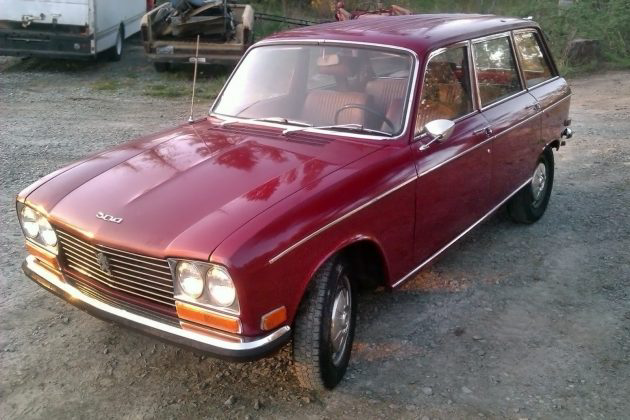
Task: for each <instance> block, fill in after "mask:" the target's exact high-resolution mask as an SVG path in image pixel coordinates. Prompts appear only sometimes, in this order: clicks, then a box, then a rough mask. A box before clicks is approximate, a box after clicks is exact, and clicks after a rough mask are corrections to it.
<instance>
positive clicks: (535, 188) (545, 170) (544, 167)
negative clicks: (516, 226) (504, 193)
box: [507, 149, 554, 223]
mask: <svg viewBox="0 0 630 420" xmlns="http://www.w3.org/2000/svg"><path fill="white" fill-rule="evenodd" d="M553 175H554V162H553V152H552V151H551V149H546V150H545V151H544V152H543V154H541V155H540V157H539V158H538V162H537V163H536V167H535V169H534V173H533V174H532V180H531V182H529V183H528V184H527V185H526V186H525V187H523V189H522V190H520V191H519V192H518V193H517V194H516V195H515V196H514V197H512V199H511V200H510V201H509V202H508V206H507V209H508V213H509V214H510V217H511V218H512V219H513V220H514V221H515V222H518V223H534V222H536V221H537V220H538V219H540V218H541V217H542V215H543V214H544V213H545V210H546V209H547V204H549V198H550V197H551V189H552V187H553Z"/></svg>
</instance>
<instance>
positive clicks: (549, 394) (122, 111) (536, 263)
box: [0, 45, 630, 419]
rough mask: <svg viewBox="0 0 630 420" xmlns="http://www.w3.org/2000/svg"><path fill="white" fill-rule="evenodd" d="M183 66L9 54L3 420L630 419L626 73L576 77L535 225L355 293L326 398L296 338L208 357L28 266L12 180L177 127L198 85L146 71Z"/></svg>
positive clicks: (471, 244)
mask: <svg viewBox="0 0 630 420" xmlns="http://www.w3.org/2000/svg"><path fill="white" fill-rule="evenodd" d="M188 73H189V71H188V70H187V69H184V70H182V71H180V72H178V73H176V74H171V75H157V74H155V73H154V71H153V69H152V68H151V67H150V66H148V65H147V64H146V63H145V62H144V59H143V58H142V54H141V51H140V48H139V46H138V45H135V46H132V47H130V48H128V50H127V56H126V57H125V59H124V60H123V62H121V63H115V64H114V63H107V62H104V61H99V62H98V63H86V64H80V65H71V66H67V65H66V64H65V63H60V62H46V61H43V60H41V61H36V60H29V61H27V62H22V63H20V62H18V61H17V60H14V59H8V58H4V57H0V210H1V213H0V232H1V234H0V313H1V320H2V322H1V323H0V413H1V414H0V417H3V418H7V419H9V418H47V419H50V418H90V419H92V418H109V417H116V418H145V417H146V418H179V417H182V418H183V417H186V418H204V417H208V418H216V417H228V418H241V419H242V418H248V417H249V418H259V417H260V418H330V419H333V418H354V419H356V418H373V417H382V418H419V419H420V418H430V419H452V418H508V419H518V418H529V419H534V418H566V419H576V418H601V419H621V418H630V414H629V413H630V401H629V398H628V397H629V396H630V72H613V73H606V74H598V75H594V76H590V77H587V78H580V79H575V80H572V86H573V91H574V97H573V101H572V102H573V105H572V112H571V114H572V117H573V128H574V130H575V132H576V135H575V137H574V138H573V139H571V140H570V141H569V142H568V143H569V144H568V145H567V147H565V148H562V149H561V151H560V152H559V153H557V154H556V165H557V170H556V181H555V186H554V192H553V194H552V198H551V202H550V206H549V209H548V211H547V214H546V215H545V217H544V218H543V219H542V220H541V221H540V222H539V223H537V224H535V225H533V226H519V225H515V224H512V223H511V222H510V221H509V220H508V219H507V218H506V216H505V215H504V213H499V214H498V215H496V216H494V217H492V218H491V219H490V220H489V221H487V222H486V223H484V224H482V225H481V226H480V227H478V228H477V229H475V230H474V231H473V232H472V233H471V234H469V235H468V236H467V237H466V238H465V239H463V240H462V241H461V242H460V243H459V244H457V245H456V246H454V247H453V248H452V249H451V250H450V251H448V252H447V253H446V254H445V255H444V257H443V258H442V259H441V260H439V261H438V262H437V263H435V264H434V265H433V266H432V267H431V268H429V269H427V270H425V271H424V272H423V273H421V274H420V275H419V276H418V277H416V278H415V279H414V280H412V281H410V282H409V283H407V284H406V285H405V286H404V287H403V288H402V289H401V290H398V291H396V292H394V293H389V292H386V291H376V292H373V293H368V294H365V295H363V296H362V297H361V300H360V312H359V313H360V317H359V326H358V331H357V337H356V342H355V347H354V349H353V354H352V360H351V364H350V368H349V371H348V374H347V376H346V380H344V381H343V382H342V383H341V384H340V386H339V387H338V388H337V389H336V390H335V391H334V392H327V393H325V394H321V395H314V394H310V393H308V392H306V391H303V390H301V389H300V388H299V387H298V385H297V381H296V379H295V378H294V377H293V375H292V373H291V366H290V361H289V360H290V358H289V356H288V354H289V350H288V349H287V348H285V349H284V350H283V351H281V352H280V353H279V354H278V355H276V356H274V357H272V358H268V359H264V360H261V361H257V362H252V363H246V364H230V363H227V362H222V361H217V360H213V359H210V358H206V357H204V356H203V355H200V354H195V353H193V352H191V351H188V350H183V349H179V348H176V347H173V346H170V345H167V344H163V343H161V342H158V341H156V340H154V339H151V338H148V337H145V336H142V335H139V334H136V333H135V332H131V331H128V330H125V329H121V328H119V327H117V326H115V325H111V324H108V323H105V322H102V321H99V320H97V319H95V318H92V317H90V316H89V315H87V314H85V313H83V312H81V311H79V310H77V309H75V308H74V307H72V306H71V305H69V304H67V303H65V302H63V301H61V300H59V299H58V298H56V297H54V296H53V295H51V294H49V293H47V292H45V291H44V290H43V289H41V288H39V287H38V286H36V285H35V284H34V283H32V282H31V281H30V280H28V279H27V278H26V277H25V276H24V275H23V274H22V272H21V270H20V264H21V262H22V260H23V258H24V257H25V255H26V252H25V250H24V246H23V239H22V235H21V232H20V230H19V227H18V224H17V220H16V217H15V210H14V197H15V194H16V193H17V192H18V191H19V190H21V189H22V188H23V187H25V186H27V185H28V184H29V183H31V182H32V181H35V180H36V179H37V178H39V177H41V176H42V175H45V174H47V173H49V172H51V171H53V170H54V169H56V168H58V167H60V166H62V165H64V164H66V163H68V162H70V161H72V160H74V159H78V158H81V157H83V156H85V155H87V154H90V153H93V152H96V151H98V150H101V149H104V148H106V147H109V146H113V145H115V144H119V143H121V142H124V141H126V140H128V139H131V138H133V137H136V136H138V135H140V134H143V133H150V132H153V131H157V130H159V129H162V128H165V127H169V126H172V125H175V124H180V123H184V122H185V120H186V117H187V112H188V98H187V96H179V97H175V98H170V99H169V98H161V97H159V95H157V96H156V95H155V94H152V95H153V96H148V95H149V94H151V92H149V91H147V86H149V85H151V86H153V87H155V86H161V85H160V84H163V88H159V89H153V92H156V91H157V92H169V89H170V87H171V84H172V85H173V86H181V87H182V89H184V88H185V86H187V84H188V81H187V79H188V76H187V75H188ZM120 81H122V82H120ZM213 83H215V84H216V82H214V81H213V79H212V78H211V77H206V78H205V79H203V80H202V87H203V85H206V86H211V85H212V84H213ZM164 86H166V87H164ZM208 89H210V87H208ZM147 92H149V93H147ZM165 96H171V95H170V94H169V95H165ZM208 103H209V100H207V99H204V100H203V101H202V103H201V104H200V105H199V106H198V107H197V108H198V112H199V113H202V112H204V111H205V110H206V109H207V106H208Z"/></svg>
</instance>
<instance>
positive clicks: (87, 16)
mask: <svg viewBox="0 0 630 420" xmlns="http://www.w3.org/2000/svg"><path fill="white" fill-rule="evenodd" d="M146 9H147V1H146V0H0V55H15V56H45V57H60V58H90V57H94V56H96V54H98V53H100V52H102V51H106V50H110V49H111V52H112V53H113V54H112V56H113V57H114V58H120V57H119V56H120V54H122V42H123V41H124V39H125V38H128V37H130V36H131V35H133V34H135V33H137V32H138V31H139V30H140V22H141V20H142V16H143V15H144V14H145V13H146Z"/></svg>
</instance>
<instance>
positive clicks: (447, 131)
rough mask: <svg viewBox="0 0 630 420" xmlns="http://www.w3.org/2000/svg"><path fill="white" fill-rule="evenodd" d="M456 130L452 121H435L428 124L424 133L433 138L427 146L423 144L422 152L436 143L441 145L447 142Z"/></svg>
mask: <svg viewBox="0 0 630 420" xmlns="http://www.w3.org/2000/svg"><path fill="white" fill-rule="evenodd" d="M454 128H455V123H454V122H453V121H451V120H433V121H430V122H428V123H426V125H425V126H424V131H425V132H426V133H428V134H429V135H430V136H431V137H433V138H432V139H431V141H430V142H428V143H427V144H423V145H422V146H421V147H420V150H426V149H428V148H429V147H430V146H431V145H432V144H433V143H435V142H436V141H437V142H440V143H441V142H443V141H445V140H446V139H448V138H449V137H450V136H451V134H453V129H454Z"/></svg>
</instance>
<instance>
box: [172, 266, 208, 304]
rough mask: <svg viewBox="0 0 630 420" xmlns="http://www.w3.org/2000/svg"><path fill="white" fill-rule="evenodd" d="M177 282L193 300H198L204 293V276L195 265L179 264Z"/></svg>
mask: <svg viewBox="0 0 630 420" xmlns="http://www.w3.org/2000/svg"><path fill="white" fill-rule="evenodd" d="M177 280H178V281H179V284H180V286H181V287H182V290H183V291H184V293H186V294H187V295H188V296H190V297H191V298H194V299H197V298H198V297H199V296H201V294H202V293H203V286H204V285H203V276H202V275H201V273H200V272H199V269H198V268H197V267H196V266H195V265H194V264H191V263H189V262H185V261H182V262H180V263H179V264H177Z"/></svg>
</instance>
